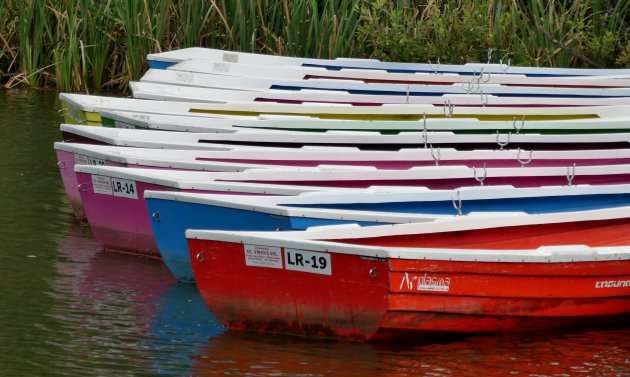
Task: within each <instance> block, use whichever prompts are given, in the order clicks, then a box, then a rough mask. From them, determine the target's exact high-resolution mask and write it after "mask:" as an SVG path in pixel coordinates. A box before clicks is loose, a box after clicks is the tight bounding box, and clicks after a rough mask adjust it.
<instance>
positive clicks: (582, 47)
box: [0, 0, 630, 91]
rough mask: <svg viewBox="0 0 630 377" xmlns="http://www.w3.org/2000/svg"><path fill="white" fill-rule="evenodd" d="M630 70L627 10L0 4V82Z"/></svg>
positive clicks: (250, 0) (442, 2)
mask: <svg viewBox="0 0 630 377" xmlns="http://www.w3.org/2000/svg"><path fill="white" fill-rule="evenodd" d="M189 46H203V47H213V48H221V49H229V50H237V51H247V52H258V53H266V54H278V55H291V56H306V57H318V58H335V57H340V56H341V57H343V56H345V57H365V58H377V59H381V60H388V61H408V62H426V61H428V60H431V61H433V62H434V63H435V61H436V60H437V59H438V58H439V59H440V61H441V62H443V63H464V62H471V61H486V60H487V59H488V56H487V51H488V49H489V48H492V49H493V55H492V57H491V60H492V61H493V62H498V61H499V60H501V61H503V62H504V63H507V61H508V60H510V61H511V64H518V65H531V66H556V67H627V66H630V0H618V1H614V0H608V1H606V0H573V1H568V0H565V1H562V0H556V1H545V0H531V1H527V0H478V1H474V0H459V1H457V0H453V1H446V0H426V1H413V0H397V1H388V0H359V1H349V0H337V1H331V0H320V1H317V0H232V1H226V0H125V1H113V0H0V82H2V83H3V84H4V85H6V86H9V87H11V86H16V85H28V86H32V87H54V88H57V89H58V90H64V91H71V90H85V91H87V90H103V89H106V90H119V89H124V88H125V87H126V85H127V82H128V81H129V80H134V79H138V78H139V77H140V76H141V75H142V72H144V70H145V69H146V68H147V62H146V54H148V53H151V52H159V51H166V50H171V49H177V48H183V47H189Z"/></svg>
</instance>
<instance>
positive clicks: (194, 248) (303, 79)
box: [54, 48, 630, 341]
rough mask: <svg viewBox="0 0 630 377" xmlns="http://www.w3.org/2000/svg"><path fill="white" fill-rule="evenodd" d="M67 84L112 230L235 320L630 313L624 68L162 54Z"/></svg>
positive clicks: (85, 161)
mask: <svg viewBox="0 0 630 377" xmlns="http://www.w3.org/2000/svg"><path fill="white" fill-rule="evenodd" d="M148 60H149V66H150V69H149V70H148V71H147V72H146V73H145V75H144V76H143V77H142V78H141V79H140V81H138V82H132V83H131V84H130V88H131V91H132V94H133V98H120V97H105V96H92V95H81V94H70V93H62V94H60V100H61V111H62V112H63V115H64V123H63V124H61V126H60V131H61V134H62V138H63V141H60V142H56V143H55V145H54V150H55V153H56V155H57V160H58V163H57V165H58V168H59V170H60V174H61V178H62V181H63V184H64V187H65V190H66V193H67V195H68V198H69V202H70V204H71V206H72V208H73V211H74V215H75V216H76V218H77V220H78V221H81V222H86V223H88V224H89V226H90V228H91V230H92V232H93V235H94V237H95V238H96V240H97V241H98V242H99V243H100V244H101V245H102V246H103V248H105V249H107V250H111V251H117V252H123V253H129V254H135V255H138V256H144V257H150V258H156V259H160V260H162V261H163V262H164V263H165V265H166V266H167V267H168V269H169V270H170V271H171V273H172V274H173V276H175V277H176V278H177V279H178V280H179V282H180V284H196V286H197V287H198V289H199V291H200V293H201V295H202V297H203V299H204V301H205V302H206V305H207V307H208V309H209V310H210V311H212V313H213V314H214V315H215V316H216V317H217V319H218V320H219V321H221V323H223V324H224V325H225V326H227V327H229V328H231V329H234V330H254V331H258V332H262V333H267V332H268V333H282V334H294V335H301V336H310V337H318V338H339V339H349V340H358V341H372V340H393V339H401V338H409V337H423V336H430V335H427V334H430V333H434V332H457V333H485V332H508V331H510V332H511V331H531V330H538V329H547V328H553V327H563V326H575V325H581V324H595V325H596V324H603V323H606V324H608V323H611V322H614V321H622V322H623V321H625V322H626V323H627V321H628V319H630V144H629V143H630V106H629V105H630V70H624V69H619V70H612V69H611V70H608V69H604V70H600V69H565V68H535V67H517V66H511V65H509V64H504V63H503V62H499V64H478V63H475V64H465V65H443V64H415V63H386V62H380V61H376V60H366V59H335V60H320V59H306V58H290V57H277V56H268V55H259V54H248V53H239V52H231V51H222V50H213V49H203V48H188V49H183V50H175V51H168V52H164V53H158V54H151V55H149V56H148Z"/></svg>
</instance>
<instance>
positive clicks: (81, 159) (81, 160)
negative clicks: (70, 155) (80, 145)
mask: <svg viewBox="0 0 630 377" xmlns="http://www.w3.org/2000/svg"><path fill="white" fill-rule="evenodd" d="M74 163H75V164H77V165H89V164H90V160H89V159H88V157H87V156H84V155H82V154H75V155H74Z"/></svg>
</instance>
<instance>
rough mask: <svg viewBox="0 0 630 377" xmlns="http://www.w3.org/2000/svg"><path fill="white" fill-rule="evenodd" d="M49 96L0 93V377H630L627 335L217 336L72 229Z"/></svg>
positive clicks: (189, 302)
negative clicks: (402, 339)
mask: <svg viewBox="0 0 630 377" xmlns="http://www.w3.org/2000/svg"><path fill="white" fill-rule="evenodd" d="M56 98H57V96H56V94H55V93H51V92H37V91H3V90H0V109H2V111H0V135H1V137H0V150H2V152H3V153H2V155H3V157H2V159H0V182H1V184H0V188H1V190H2V192H1V193H0V203H1V206H0V211H2V214H1V215H0V240H1V241H2V243H1V246H0V375H1V376H49V375H50V376H92V375H98V376H143V375H195V376H202V375H244V376H479V377H481V376H630V324H627V325H626V326H623V325H622V326H616V327H608V328H583V329H571V330H562V331H554V332H549V331H547V332H544V333H533V334H519V335H489V336H468V337H464V336H459V337H449V338H431V339H425V340H422V341H416V342H413V343H409V342H407V343H394V344H391V343H388V344H355V343H348V342H335V341H320V340H305V339H301V338H292V337H285V336H260V335H258V334H250V333H234V332H229V331H226V330H225V329H224V328H223V327H222V326H221V325H220V324H219V323H218V322H217V321H216V319H215V318H214V317H213V316H212V314H210V313H208V312H207V310H206V309H205V307H204V304H203V301H202V299H201V297H200V295H199V294H198V293H197V291H196V288H195V287H194V286H189V285H183V284H178V283H176V282H175V280H174V279H173V278H172V277H171V276H170V275H169V273H168V271H167V269H166V268H165V267H164V266H163V265H162V264H161V263H160V262H156V261H153V260H146V259H142V258H136V257H130V256H124V255H119V254H114V253H109V252H104V251H102V250H101V248H100V247H99V245H98V244H97V243H96V242H95V241H94V239H93V237H92V235H91V233H90V229H89V227H86V226H81V225H79V224H77V223H76V222H75V221H74V219H73V216H72V213H71V209H70V205H69V204H68V201H67V200H66V197H65V193H64V191H63V187H62V183H61V179H60V177H59V171H58V169H57V167H56V165H55V163H56V160H55V155H54V152H53V147H52V144H53V142H54V141H57V140H60V138H61V135H60V133H59V130H58V125H59V123H60V122H61V117H60V116H59V114H58V112H57V109H58V102H57V100H56Z"/></svg>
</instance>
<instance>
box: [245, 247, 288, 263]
mask: <svg viewBox="0 0 630 377" xmlns="http://www.w3.org/2000/svg"><path fill="white" fill-rule="evenodd" d="M244 248H245V265H247V266H256V267H268V268H282V253H281V250H280V248H279V247H271V246H258V245H244Z"/></svg>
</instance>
